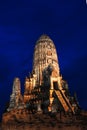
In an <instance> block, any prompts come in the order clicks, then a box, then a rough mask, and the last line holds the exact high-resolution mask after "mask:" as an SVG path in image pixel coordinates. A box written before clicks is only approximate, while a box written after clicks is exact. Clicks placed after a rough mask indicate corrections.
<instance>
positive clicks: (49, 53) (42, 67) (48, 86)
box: [24, 35, 78, 113]
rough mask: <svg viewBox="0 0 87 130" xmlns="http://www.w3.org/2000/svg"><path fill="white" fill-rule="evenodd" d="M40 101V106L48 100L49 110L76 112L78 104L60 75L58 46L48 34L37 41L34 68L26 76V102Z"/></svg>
mask: <svg viewBox="0 0 87 130" xmlns="http://www.w3.org/2000/svg"><path fill="white" fill-rule="evenodd" d="M31 101H34V104H35V102H38V103H39V106H40V105H41V104H45V103H46V102H47V101H49V103H48V104H47V105H48V107H47V110H48V111H51V112H57V111H58V110H60V109H62V110H63V111H65V112H68V111H71V112H72V113H75V111H76V110H77V109H78V105H77V103H76V100H75V98H74V97H71V96H70V93H69V89H68V84H67V82H66V81H65V80H63V79H62V76H61V75H60V69H59V63H58V57H57V51H56V47H55V45H54V43H53V41H52V40H51V39H50V37H49V36H47V35H42V36H41V37H40V38H39V39H38V40H37V42H36V45H35V49H34V55H33V70H32V74H31V75H30V77H26V80H25V91H24V102H25V103H29V102H31Z"/></svg>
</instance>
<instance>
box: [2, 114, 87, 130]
mask: <svg viewBox="0 0 87 130" xmlns="http://www.w3.org/2000/svg"><path fill="white" fill-rule="evenodd" d="M26 117H27V120H24V119H23V118H21V116H20V118H16V117H15V116H14V117H13V118H11V120H9V121H8V122H2V125H1V129H0V130H37V129H39V130H47V129H48V128H50V130H51V129H52V130H58V129H61V130H87V112H86V113H81V114H79V115H72V114H64V113H58V114H29V115H26Z"/></svg>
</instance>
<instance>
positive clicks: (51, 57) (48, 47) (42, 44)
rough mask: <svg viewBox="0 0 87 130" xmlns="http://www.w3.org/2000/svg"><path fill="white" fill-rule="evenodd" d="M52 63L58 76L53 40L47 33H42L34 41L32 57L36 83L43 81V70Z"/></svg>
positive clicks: (39, 83)
mask: <svg viewBox="0 0 87 130" xmlns="http://www.w3.org/2000/svg"><path fill="white" fill-rule="evenodd" d="M49 65H52V66H53V67H54V68H55V76H56V77H58V76H60V72H59V64H58V58H57V52H56V48H55V45H54V43H53V41H52V40H51V39H50V37H49V36H47V35H42V36H41V37H40V38H39V39H38V40H37V42H36V45H35V50H34V58H33V71H34V72H35V74H36V75H37V83H38V85H41V84H42V83H43V76H42V73H43V71H44V70H45V69H46V68H47V67H48V66H49Z"/></svg>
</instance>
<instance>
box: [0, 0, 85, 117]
mask: <svg viewBox="0 0 87 130" xmlns="http://www.w3.org/2000/svg"><path fill="white" fill-rule="evenodd" d="M42 34H47V35H49V36H50V37H51V39H52V40H53V41H54V43H55V46H56V48H57V52H58V59H59V65H60V71H61V74H62V75H63V78H64V79H65V80H67V81H68V84H69V89H70V92H71V94H73V93H74V92H76V93H77V97H78V101H79V104H80V106H81V107H82V108H83V109H87V5H86V4H85V0H82V1H81V0H53V1H52V0H31V1H29V0H17V1H13V0H11V1H7V0H2V1H0V61H1V62H0V116H1V114H2V112H3V111H4V108H5V104H6V103H7V102H8V101H9V98H10V94H11V91H12V84H13V79H14V77H19V78H20V79H21V84H22V92H23V90H24V79H25V77H26V76H28V74H29V71H31V70H32V61H33V50H34V46H35V42H36V40H37V39H38V38H39V37H40V35H42Z"/></svg>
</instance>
